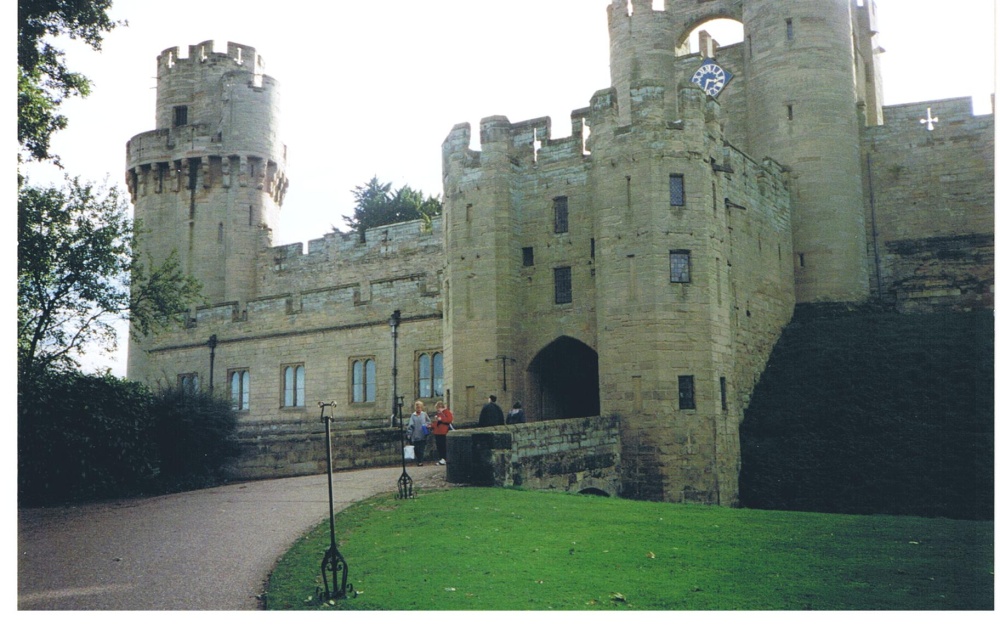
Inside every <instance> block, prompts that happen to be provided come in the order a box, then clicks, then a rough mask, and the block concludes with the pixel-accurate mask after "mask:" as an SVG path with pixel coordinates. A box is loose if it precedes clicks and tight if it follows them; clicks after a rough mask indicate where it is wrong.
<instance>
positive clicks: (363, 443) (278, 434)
mask: <svg viewBox="0 0 1000 632" xmlns="http://www.w3.org/2000/svg"><path fill="white" fill-rule="evenodd" d="M330 434H331V437H332V442H331V445H332V453H333V469H334V470H350V469H356V468H367V467H389V466H392V465H396V464H400V449H401V447H400V442H399V430H398V429H393V428H389V427H388V426H387V425H386V424H383V426H382V427H380V428H370V427H369V428H362V427H358V424H349V425H348V426H347V427H340V424H338V423H336V422H335V423H334V425H333V430H332V432H331V433H330ZM237 436H238V442H239V446H240V456H239V457H238V458H236V459H235V460H234V461H233V462H232V463H231V464H230V465H229V466H228V467H227V468H226V474H227V476H228V477H229V478H230V479H232V480H258V479H269V478H282V477H287V476H308V475H311V474H322V473H324V472H326V461H327V457H326V439H325V437H324V426H323V423H322V422H321V421H320V420H319V415H318V413H317V415H316V420H315V422H308V421H302V422H294V423H288V422H280V421H276V422H273V423H256V424H245V425H241V427H240V429H239V431H238V435H237Z"/></svg>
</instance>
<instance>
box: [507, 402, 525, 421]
mask: <svg viewBox="0 0 1000 632" xmlns="http://www.w3.org/2000/svg"><path fill="white" fill-rule="evenodd" d="M523 423H524V409H523V408H521V402H517V403H516V404H514V407H513V408H511V409H510V412H509V413H507V425H511V424H523Z"/></svg>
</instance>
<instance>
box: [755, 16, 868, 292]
mask: <svg viewBox="0 0 1000 632" xmlns="http://www.w3.org/2000/svg"><path fill="white" fill-rule="evenodd" d="M855 4H856V3H855V2H853V1H849V0H813V1H810V2H796V1H794V0H784V1H780V0H779V1H776V0H767V1H764V0H755V1H748V2H746V3H745V4H744V8H743V19H744V26H745V29H746V34H747V36H748V37H749V38H751V39H750V41H751V42H752V47H750V46H748V47H747V50H746V52H745V55H746V84H747V129H748V130H749V143H750V147H749V148H748V149H749V152H750V153H751V154H752V155H754V156H756V157H758V158H763V157H768V158H771V159H774V160H776V161H778V162H779V163H781V164H783V165H786V166H787V167H788V168H789V169H790V172H791V179H790V182H791V194H792V209H793V211H792V235H793V241H794V247H795V262H794V265H795V279H796V282H795V286H796V300H797V301H798V302H800V303H802V302H814V301H849V302H851V301H863V300H865V299H867V298H868V295H869V285H868V269H867V261H868V257H867V254H866V252H867V251H866V244H865V242H866V238H865V222H864V208H865V205H864V196H863V194H862V178H861V152H860V126H861V124H862V121H861V120H859V112H858V103H860V102H862V101H863V100H864V98H865V97H864V95H865V87H864V86H860V87H859V86H858V85H857V84H856V80H855V57H854V55H855V48H854V41H855V34H854V33H853V25H854V23H855V21H854V19H853V15H852V10H853V9H852V5H855ZM860 35H864V36H866V37H868V38H869V39H870V34H869V33H864V34H860ZM860 35H859V36H860ZM869 50H870V49H869Z"/></svg>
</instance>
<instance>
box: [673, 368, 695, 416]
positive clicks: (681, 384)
mask: <svg viewBox="0 0 1000 632" xmlns="http://www.w3.org/2000/svg"><path fill="white" fill-rule="evenodd" d="M677 395H678V407H679V408H680V409H681V410H694V376H693V375H678V376H677Z"/></svg>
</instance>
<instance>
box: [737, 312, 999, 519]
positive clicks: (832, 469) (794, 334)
mask: <svg viewBox="0 0 1000 632" xmlns="http://www.w3.org/2000/svg"><path fill="white" fill-rule="evenodd" d="M993 325H994V319H993V314H992V313H987V312H979V313H969V314H927V315H901V314H890V313H882V312H864V311H862V312H853V313H844V312H836V311H833V312H831V310H829V309H811V310H808V311H806V310H801V311H799V312H797V313H796V316H795V318H794V319H793V321H792V323H791V324H790V325H789V326H788V327H787V328H786V330H785V332H784V333H783V335H782V337H781V339H780V341H779V342H778V344H777V345H776V346H775V349H774V351H773V353H772V355H771V358H770V360H769V362H768V366H767V370H766V371H765V372H764V374H763V375H762V376H761V380H760V382H759V384H758V386H757V388H756V389H755V391H754V394H753V398H752V400H751V402H750V405H749V407H748V409H747V412H746V416H745V418H744V421H743V424H742V426H741V445H742V449H743V459H742V471H741V480H740V499H741V502H742V503H743V504H744V506H747V507H754V508H761V509H789V510H806V511H823V512H837V513H861V514H870V513H889V514H907V515H919V516H945V517H952V518H963V519H967V518H975V519H992V517H993V493H994V490H993V458H994V444H993V441H994V425H993Z"/></svg>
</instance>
